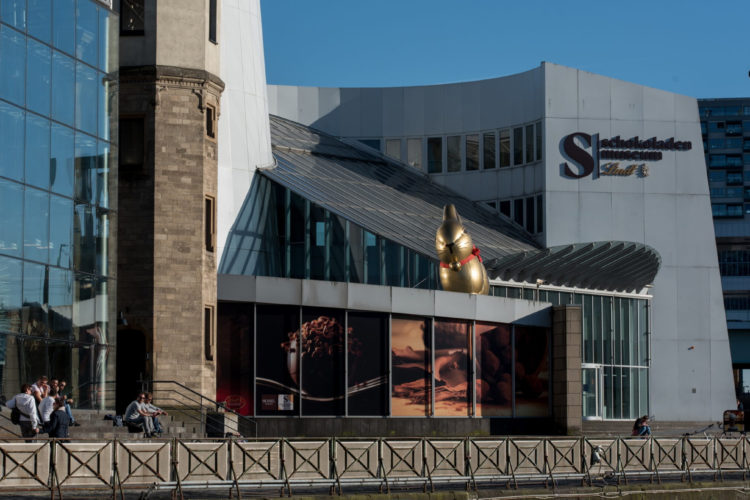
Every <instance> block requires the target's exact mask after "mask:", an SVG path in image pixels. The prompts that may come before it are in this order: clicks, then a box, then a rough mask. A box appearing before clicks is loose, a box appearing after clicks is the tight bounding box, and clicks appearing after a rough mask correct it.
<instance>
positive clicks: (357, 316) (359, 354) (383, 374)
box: [347, 312, 388, 416]
mask: <svg viewBox="0 0 750 500" xmlns="http://www.w3.org/2000/svg"><path fill="white" fill-rule="evenodd" d="M347 327H348V344H349V349H348V356H349V364H348V370H349V371H348V373H349V375H348V388H347V395H348V398H349V402H348V404H349V407H348V409H349V415H359V416H385V415H388V376H387V373H388V316H387V315H385V314H378V313H352V312H350V313H349V316H348V323H347Z"/></svg>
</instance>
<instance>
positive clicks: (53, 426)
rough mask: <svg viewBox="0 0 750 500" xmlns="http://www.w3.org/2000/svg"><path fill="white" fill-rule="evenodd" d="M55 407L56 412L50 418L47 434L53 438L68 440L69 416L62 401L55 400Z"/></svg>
mask: <svg viewBox="0 0 750 500" xmlns="http://www.w3.org/2000/svg"><path fill="white" fill-rule="evenodd" d="M53 405H54V411H53V412H52V415H51V416H50V419H49V424H47V430H46V432H47V434H49V437H51V438H67V437H68V427H69V426H70V418H68V414H67V413H65V408H64V406H63V402H62V401H60V400H59V399H55V401H54V403H53Z"/></svg>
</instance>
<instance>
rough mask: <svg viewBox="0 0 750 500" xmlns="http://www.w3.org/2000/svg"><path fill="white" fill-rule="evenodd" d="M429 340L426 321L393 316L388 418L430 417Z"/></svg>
mask: <svg viewBox="0 0 750 500" xmlns="http://www.w3.org/2000/svg"><path fill="white" fill-rule="evenodd" d="M430 336H431V332H430V322H429V320H426V319H422V318H419V319H414V318H405V317H401V318H399V317H396V316H394V317H393V318H392V319H391V359H392V361H391V362H392V370H393V372H392V376H393V382H392V384H393V388H392V393H391V415H392V416H394V417H424V416H425V415H429V414H430V403H431V399H432V396H431V394H430V379H431V377H432V375H431V366H430V358H431V354H430Z"/></svg>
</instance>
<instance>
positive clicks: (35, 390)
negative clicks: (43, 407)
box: [31, 375, 50, 406]
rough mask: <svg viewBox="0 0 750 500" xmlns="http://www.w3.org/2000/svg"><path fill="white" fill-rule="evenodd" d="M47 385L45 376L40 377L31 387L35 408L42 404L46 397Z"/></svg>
mask: <svg viewBox="0 0 750 500" xmlns="http://www.w3.org/2000/svg"><path fill="white" fill-rule="evenodd" d="M49 389H50V387H49V385H47V376H46V375H42V376H41V377H39V379H38V380H37V381H36V382H34V383H33V384H32V385H31V393H32V394H33V395H34V399H35V400H36V404H37V406H38V405H39V403H41V402H42V399H44V398H46V397H47V393H48V392H49Z"/></svg>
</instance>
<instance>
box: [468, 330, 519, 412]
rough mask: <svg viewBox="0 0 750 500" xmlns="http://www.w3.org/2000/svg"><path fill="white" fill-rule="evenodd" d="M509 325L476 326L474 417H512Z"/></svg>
mask: <svg viewBox="0 0 750 500" xmlns="http://www.w3.org/2000/svg"><path fill="white" fill-rule="evenodd" d="M510 332H511V327H510V325H504V324H498V323H480V322H477V323H476V327H475V334H474V338H475V342H476V368H475V369H476V398H477V416H481V417H510V416H512V415H513V379H512V369H513V345H512V344H511V337H510Z"/></svg>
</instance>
